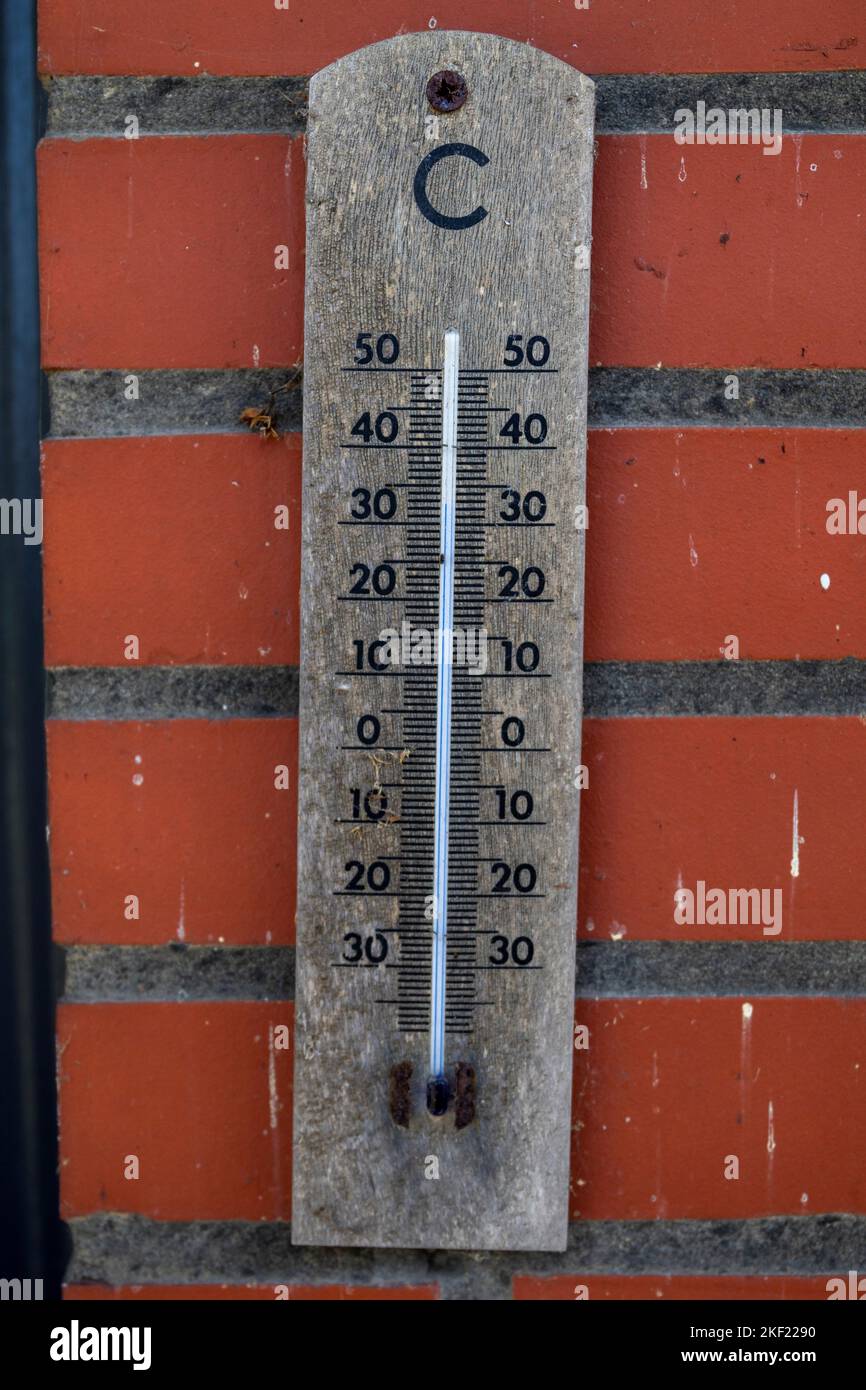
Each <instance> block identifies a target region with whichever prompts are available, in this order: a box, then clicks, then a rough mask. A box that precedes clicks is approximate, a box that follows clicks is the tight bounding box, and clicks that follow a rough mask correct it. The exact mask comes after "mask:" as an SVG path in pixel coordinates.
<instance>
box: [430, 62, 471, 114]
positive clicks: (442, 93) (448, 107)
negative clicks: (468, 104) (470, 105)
mask: <svg viewBox="0 0 866 1390" xmlns="http://www.w3.org/2000/svg"><path fill="white" fill-rule="evenodd" d="M468 95H469V93H468V91H467V89H466V79H465V77H461V75H460V73H459V72H451V71H450V70H449V69H448V68H444V69H443V70H442V72H434V74H433V76H432V77H431V78H430V81H429V82H428V83H427V100H428V101H429V103H430V105H431V106H432V107H433V110H434V111H459V110H460V107H461V106H462V105H463V103H464V102H465V100H466V98H467V96H468Z"/></svg>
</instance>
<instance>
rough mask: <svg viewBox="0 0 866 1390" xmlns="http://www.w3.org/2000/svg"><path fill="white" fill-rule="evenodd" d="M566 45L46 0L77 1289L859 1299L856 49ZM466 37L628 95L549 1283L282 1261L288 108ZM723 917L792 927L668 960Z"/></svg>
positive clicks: (598, 33) (615, 137)
mask: <svg viewBox="0 0 866 1390" xmlns="http://www.w3.org/2000/svg"><path fill="white" fill-rule="evenodd" d="M545 8H546V11H547V13H546V15H545V16H540V15H538V14H537V13H536V12H535V7H532V6H526V5H525V4H523V3H517V2H516V0H497V3H495V4H493V3H491V2H490V0H461V3H459V4H458V3H455V0H449V3H447V4H439V3H437V4H436V5H433V4H432V3H428V5H427V6H426V7H421V6H420V5H417V4H415V3H414V0H401V3H399V4H397V3H396V0H382V3H378V4H376V5H375V6H372V7H371V6H359V5H355V4H346V3H343V0H339V3H334V4H331V5H327V6H323V5H321V4H317V3H313V2H312V0H292V3H291V6H290V8H289V9H287V10H286V9H282V8H277V6H276V5H275V4H274V3H272V0H255V3H254V0H248V3H246V4H245V5H244V6H242V7H239V6H237V5H234V4H230V3H228V0H150V4H149V5H148V6H146V7H142V6H141V5H140V4H138V3H133V0H42V3H41V24H40V46H41V67H42V73H43V81H44V86H45V92H46V116H45V119H46V130H45V138H44V139H43V141H42V144H41V147H40V151H39V178H40V217H41V274H42V315H43V317H42V331H43V355H44V365H45V368H46V374H47V383H48V385H47V397H48V404H49V418H50V424H49V426H48V428H47V432H46V439H45V443H44V453H43V480H44V496H45V502H46V532H45V546H44V554H45V604H46V613H45V623H46V664H47V666H48V668H49V722H48V739H49V764H50V805H51V858H52V880H53V907H54V923H55V926H54V931H55V938H56V940H57V942H58V946H59V949H60V950H61V951H62V955H63V963H64V972H63V973H64V984H63V998H62V1001H61V1004H60V1008H59V1016H58V1055H59V1059H60V1061H59V1087H60V1131H61V1149H62V1158H61V1181H62V1203H63V1215H64V1218H65V1219H66V1220H67V1222H68V1223H69V1225H70V1228H71V1231H72V1237H73V1242H74V1254H73V1258H72V1263H71V1267H70V1269H69V1271H68V1275H67V1277H68V1280H69V1283H68V1285H67V1296H69V1297H73V1298H80V1297H89V1296H100V1295H104V1294H105V1293H106V1292H107V1291H112V1292H113V1295H114V1296H117V1297H121V1298H127V1297H129V1298H134V1297H141V1296H154V1295H155V1296H164V1297H191V1298H236V1297H249V1298H256V1297H264V1298H273V1297H275V1296H276V1297H288V1298H314V1297H334V1296H339V1297H345V1298H364V1297H376V1298H388V1297H413V1298H428V1297H445V1298H473V1297H476V1298H477V1297H484V1298H503V1297H504V1298H508V1297H514V1298H540V1297H541V1298H566V1299H571V1298H574V1297H576V1296H580V1292H581V1291H583V1290H588V1291H589V1296H590V1297H593V1298H632V1297H634V1298H641V1297H643V1298H646V1297H649V1298H678V1297H679V1298H706V1297H731V1298H741V1297H761V1298H802V1297H805V1298H823V1297H826V1287H825V1286H826V1280H827V1278H828V1277H829V1276H831V1275H838V1274H840V1273H844V1272H845V1271H847V1270H848V1269H850V1268H857V1267H858V1266H862V1262H863V1249H864V1235H866V1178H864V1170H863V1164H862V1152H863V1146H864V1142H866V1110H864V1105H863V1086H864V1084H866V1082H864V1080H863V1076H864V1075H866V1065H864V1064H866V928H864V918H863V912H862V904H863V902H864V898H866V860H864V856H863V854H862V846H861V827H862V825H863V822H864V817H866V792H864V786H866V684H864V680H863V674H864V664H863V663H864V659H866V608H864V604H863V574H864V561H866V536H863V535H860V534H856V533H855V534H852V535H841V536H839V535H830V534H829V533H828V531H827V528H826V519H827V512H826V504H827V501H828V500H829V499H830V498H832V497H843V498H847V496H848V493H849V490H857V489H858V487H859V488H861V489H862V490H863V493H864V495H866V489H864V488H863V476H864V472H863V460H862V456H861V454H862V439H863V435H862V429H863V425H864V420H866V315H864V296H863V285H864V283H866V276H864V272H866V232H864V221H863V208H864V202H866V81H864V73H863V55H864V53H866V23H864V20H866V15H864V12H863V10H862V5H861V3H860V0H826V3H824V4H823V5H815V4H814V3H812V0H786V2H785V3H782V0H772V3H765V4H761V5H756V4H754V3H753V0H748V3H745V0H731V2H730V3H728V4H726V5H724V6H720V5H718V4H716V3H710V2H709V0H655V2H654V3H649V2H648V0H590V4H589V5H588V7H585V8H584V7H581V8H578V7H577V6H576V5H575V4H574V3H572V0H549V3H548V4H547V6H546V7H545ZM239 11H242V13H239ZM434 11H435V15H434ZM434 18H435V21H436V22H437V23H438V25H439V27H440V28H443V29H444V28H449V27H464V28H465V27H470V28H473V29H478V30H489V31H492V32H498V33H501V34H504V35H506V36H509V37H513V38H516V39H521V40H526V41H529V42H532V43H534V44H536V45H538V46H539V47H542V48H544V49H547V50H549V51H550V52H552V53H554V54H556V55H557V56H559V57H561V58H564V59H565V60H566V61H568V62H571V63H573V64H574V65H575V66H577V67H579V68H581V69H582V70H583V71H585V72H588V73H589V74H590V75H592V76H594V77H596V78H597V81H598V102H599V106H598V158H597V163H596V179H595V190H594V209H595V216H594V240H593V261H592V332H591V341H590V362H591V364H592V371H591V383H590V421H591V424H592V426H593V428H592V430H591V434H590V442H589V461H588V492H589V504H590V526H589V532H588V559H587V590H586V620H587V628H586V656H587V661H588V666H587V672H586V722H585V761H586V763H587V765H588V766H589V769H590V787H589V790H588V791H586V792H585V793H584V802H583V808H582V832H581V834H582V839H581V882H580V902H579V921H578V924H577V925H578V978H577V989H576V999H575V1019H576V1021H577V1022H578V1023H582V1024H585V1025H586V1026H587V1027H588V1029H589V1039H590V1046H589V1049H588V1050H587V1051H579V1052H576V1054H575V1088H574V1110H573V1125H574V1141H575V1142H574V1159H573V1167H572V1179H571V1214H572V1219H573V1224H572V1228H571V1239H570V1248H569V1250H568V1252H567V1253H566V1254H565V1255H562V1256H559V1255H556V1256H554V1255H544V1256H542V1255H537V1256H536V1255H514V1256H508V1255H489V1256H485V1257H482V1258H480V1259H479V1258H477V1257H470V1256H461V1255H454V1254H449V1255H447V1256H446V1255H444V1254H441V1255H437V1254H436V1252H420V1251H418V1252H390V1251H377V1252H369V1251H334V1250H327V1251H326V1250H311V1249H303V1248H293V1247H292V1246H291V1244H290V1241H289V1221H290V1215H291V1213H290V1211H289V1191H290V1187H289V1170H290V1161H291V1134H290V1122H291V1105H290V1084H291V1061H290V1054H288V1053H286V1052H284V1051H279V1050H276V1049H275V1047H274V1043H273V1039H274V1029H275V1028H278V1027H280V1026H281V1025H283V1024H289V1025H290V1024H291V1019H292V987H293V966H294V958H293V941H294V930H293V916H294V888H295V879H294V872H295V866H294V852H295V838H294V804H295V789H296V770H297V727H296V694H297V682H296V667H297V662H298V618H299V615H298V573H299V553H298V552H299V537H300V528H299V508H300V469H301V441H300V433H299V430H300V419H301V414H300V402H301V391H300V385H299V375H298V372H297V370H296V368H297V366H298V364H299V363H300V359H301V355H302V296H303V178H304V150H303V128H304V117H305V107H304V102H305V78H306V76H308V75H309V74H310V73H311V72H314V71H315V70H316V69H317V68H319V67H321V66H323V65H324V64H325V63H327V62H329V61H331V60H332V59H333V58H335V57H337V56H339V55H341V54H342V53H345V52H348V51H350V50H351V49H353V48H356V47H360V46H362V45H365V44H367V43H371V42H373V41H375V40H377V39H381V38H385V37H389V36H391V35H392V34H394V33H396V32H398V31H404V30H413V29H420V28H425V27H427V25H428V23H432V22H433V19H434ZM698 99H701V100H705V101H706V102H707V104H708V105H717V106H721V107H723V108H727V107H730V106H751V105H756V106H759V107H770V108H773V107H780V108H782V110H783V113H784V126H785V131H786V135H785V139H784V143H783V148H782V151H781V153H780V154H779V155H778V156H777V157H774V158H766V157H763V156H762V152H761V150H760V149H758V148H754V147H739V146H724V147H714V146H686V147H681V146H678V145H676V144H675V142H674V140H673V138H672V135H671V127H672V119H673V112H674V111H675V110H676V109H677V108H678V107H681V106H689V107H693V106H694V103H695V101H696V100H698ZM130 117H134V118H135V120H136V121H137V124H138V132H137V133H138V138H136V139H129V138H126V135H127V134H128V133H129V132H130V130H131V129H132V128H133V127H131V126H130V122H129V119H128V118H130ZM279 245H286V246H288V248H289V267H290V268H289V269H288V270H275V269H274V248H275V247H276V246H279ZM732 374H733V375H735V376H736V377H737V379H738V385H739V394H738V396H737V397H736V398H731V393H730V377H731V375H732ZM726 384H727V386H728V391H727V393H726ZM274 392H276V395H275V396H274V395H272V393H274ZM269 402H272V404H273V411H274V415H275V422H276V425H277V429H278V431H279V435H280V437H279V438H278V439H267V440H263V439H261V438H259V437H256V436H253V435H251V434H250V433H249V432H247V431H245V429H244V427H243V425H242V424H241V423H240V420H239V416H240V412H241V411H242V410H243V409H244V408H245V407H258V406H262V407H268V406H269ZM280 503H286V504H287V505H288V507H289V513H290V526H289V529H288V530H275V529H274V526H273V516H274V507H275V506H276V505H278V504H280ZM131 636H135V637H136V638H137V649H133V648H131V646H130V642H129V639H130V637H131ZM732 636H735V637H736V638H737V639H738V644H739V650H738V659H736V660H733V659H730V660H729V659H726V658H725V657H724V656H723V654H722V653H723V650H724V649H725V648H726V644H728V655H730V654H731V649H730V638H731V637H732ZM283 765H284V766H285V767H287V768H288V769H289V778H288V781H289V785H288V788H287V789H284V790H278V789H277V788H276V787H275V780H274V769H275V767H277V766H283ZM792 861H793V863H792ZM698 879H703V880H704V881H705V882H706V883H707V884H712V885H722V886H724V887H725V888H727V887H729V886H732V887H733V886H753V885H762V886H764V887H767V888H771V889H776V888H778V889H779V890H781V894H782V902H783V907H784V928H783V931H782V932H781V933H780V934H779V935H778V936H765V935H764V934H763V933H762V931H761V929H760V928H757V929H756V928H754V927H742V926H741V927H724V926H706V927H695V928H689V927H678V926H676V925H675V924H674V920H673V894H674V891H675V889H676V887H677V885H678V884H682V885H686V886H690V885H694V884H695V883H696V881H697V880H698ZM731 1155H734V1156H736V1157H737V1158H738V1160H739V1170H740V1176H739V1177H738V1178H736V1179H732V1178H731V1177H730V1176H727V1177H726V1176H725V1170H726V1165H728V1160H729V1158H730V1156H731ZM132 1160H137V1167H136V1164H135V1163H134V1162H133V1161H132Z"/></svg>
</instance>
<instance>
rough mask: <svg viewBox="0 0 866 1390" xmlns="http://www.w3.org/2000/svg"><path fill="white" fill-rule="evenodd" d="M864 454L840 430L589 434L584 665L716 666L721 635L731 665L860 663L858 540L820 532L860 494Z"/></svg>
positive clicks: (861, 557) (862, 545)
mask: <svg viewBox="0 0 866 1390" xmlns="http://www.w3.org/2000/svg"><path fill="white" fill-rule="evenodd" d="M720 394H721V384H720ZM860 452H861V439H860V433H859V432H857V433H856V434H855V433H851V432H849V431H846V430H761V429H755V430H751V429H750V430H731V429H718V430H716V429H693V430H614V431H610V430H596V431H593V432H592V433H591V434H590V442H589V464H588V468H589V474H588V477H589V482H588V499H589V517H590V521H589V529H588V532H587V572H586V624H587V625H586V657H587V659H588V660H590V661H636V660H643V661H676V660H684V659H686V660H718V658H719V656H720V654H721V652H722V648H723V646H724V643H725V639H726V638H727V637H728V636H729V635H730V634H734V635H735V636H737V638H738V639H739V644H740V649H739V654H740V657H741V658H752V659H756V658H759V659H764V658H769V659H778V660H784V659H793V658H798V657H800V658H804V659H806V658H821V657H830V658H834V657H835V658H838V657H845V656H859V657H862V656H866V609H864V606H863V604H862V603H861V601H860V594H861V589H862V574H863V566H864V562H866V535H858V534H855V535H842V536H837V535H829V534H828V532H827V527H826V523H827V503H828V501H829V500H830V499H831V498H839V497H841V498H842V499H843V500H844V501H845V502H846V505H847V501H848V494H849V491H851V490H854V491H856V490H857V489H858V487H859V488H861V493H862V495H863V496H864V497H866V491H863V489H862V486H861V483H862V465H861V460H860ZM864 524H866V523H864ZM823 574H826V575H828V576H829V578H830V587H829V589H826V590H825V589H823V588H822V586H821V582H820V581H821V576H822V575H823Z"/></svg>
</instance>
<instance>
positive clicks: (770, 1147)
mask: <svg viewBox="0 0 866 1390" xmlns="http://www.w3.org/2000/svg"><path fill="white" fill-rule="evenodd" d="M775 1152H776V1125H775V1120H774V1116H773V1102H772V1101H769V1102H768V1104H767V1153H768V1154H769V1155H770V1158H771V1160H772V1157H773V1154H774V1153H775Z"/></svg>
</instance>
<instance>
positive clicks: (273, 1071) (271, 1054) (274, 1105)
mask: <svg viewBox="0 0 866 1390" xmlns="http://www.w3.org/2000/svg"><path fill="white" fill-rule="evenodd" d="M279 1116H280V1103H279V1100H278V1099H277V1056H276V1053H275V1051H274V1030H273V1028H272V1027H269V1028H268V1117H269V1121H270V1126H271V1129H276V1127H277V1125H278V1123H279Z"/></svg>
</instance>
